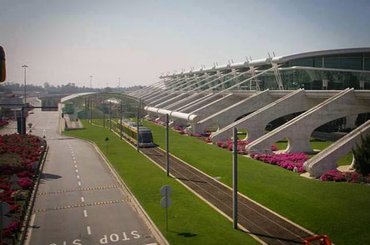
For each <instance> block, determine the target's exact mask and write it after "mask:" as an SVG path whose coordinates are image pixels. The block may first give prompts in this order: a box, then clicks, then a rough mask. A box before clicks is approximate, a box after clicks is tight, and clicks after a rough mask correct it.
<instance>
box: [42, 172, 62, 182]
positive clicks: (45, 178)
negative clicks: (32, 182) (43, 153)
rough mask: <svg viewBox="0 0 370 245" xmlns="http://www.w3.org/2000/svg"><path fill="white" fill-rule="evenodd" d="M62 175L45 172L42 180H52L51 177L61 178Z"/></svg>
mask: <svg viewBox="0 0 370 245" xmlns="http://www.w3.org/2000/svg"><path fill="white" fill-rule="evenodd" d="M60 178H62V176H60V175H56V174H48V173H43V174H41V178H40V179H41V180H44V181H45V180H51V179H60Z"/></svg>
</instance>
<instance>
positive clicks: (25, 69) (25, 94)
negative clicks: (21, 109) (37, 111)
mask: <svg viewBox="0 0 370 245" xmlns="http://www.w3.org/2000/svg"><path fill="white" fill-rule="evenodd" d="M22 67H23V68H24V104H26V103H27V89H26V86H27V68H28V66H27V65H23V66H22Z"/></svg>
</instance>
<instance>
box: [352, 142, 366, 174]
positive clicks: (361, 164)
mask: <svg viewBox="0 0 370 245" xmlns="http://www.w3.org/2000/svg"><path fill="white" fill-rule="evenodd" d="M352 152H353V156H354V158H355V163H354V167H355V169H356V171H357V172H358V173H360V174H362V175H364V176H367V175H368V174H370V135H367V136H365V137H362V136H361V144H360V145H357V147H356V148H355V149H352Z"/></svg>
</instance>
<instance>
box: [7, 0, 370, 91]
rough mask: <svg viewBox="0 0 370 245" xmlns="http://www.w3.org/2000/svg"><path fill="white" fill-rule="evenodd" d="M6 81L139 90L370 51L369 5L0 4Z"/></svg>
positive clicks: (363, 1) (333, 1) (298, 0)
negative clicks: (334, 52)
mask: <svg viewBox="0 0 370 245" xmlns="http://www.w3.org/2000/svg"><path fill="white" fill-rule="evenodd" d="M0 45H1V46H3V47H4V49H5V52H6V59H7V72H8V74H7V81H11V82H21V83H23V68H22V67H21V66H22V65H23V64H27V65H28V66H29V69H28V76H27V81H28V83H31V84H35V85H36V84H37V85H42V84H43V83H44V82H49V83H51V84H55V85H57V84H64V83H67V82H75V83H76V84H77V85H78V86H89V80H90V78H89V77H90V75H92V76H93V82H92V83H93V87H105V86H107V85H109V86H111V87H112V86H117V85H118V78H119V77H120V80H121V86H131V85H147V84H151V83H154V82H156V81H158V77H159V76H160V75H161V73H167V72H171V73H172V72H174V71H175V70H176V71H181V70H182V69H185V70H189V69H190V67H195V68H199V67H200V66H201V65H205V66H207V67H208V66H212V65H213V63H214V62H217V63H218V64H220V65H221V64H226V63H227V61H228V60H229V59H233V60H234V61H235V62H241V61H243V60H245V57H246V56H248V57H249V56H251V57H252V58H254V59H257V58H264V57H266V56H267V53H268V52H270V53H272V51H274V52H275V54H276V55H278V56H280V55H288V54H292V53H299V52H303V51H314V50H321V49H335V48H349V47H370V0H352V1H350V0H348V1H344V0H307V1H306V0H256V1H252V0H240V1H236V0H224V1H218V0H209V1H208V0H204V1H202V0H194V1H193V0H188V1H186V0H184V1H180V0H167V1H166V0H162V1H161V0H158V1H149V0H148V1H140V0H86V1H85V0H58V1H55V0H0Z"/></svg>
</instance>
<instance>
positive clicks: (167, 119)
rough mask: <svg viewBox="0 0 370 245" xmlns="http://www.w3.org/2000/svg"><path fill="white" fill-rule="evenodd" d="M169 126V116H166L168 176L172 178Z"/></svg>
mask: <svg viewBox="0 0 370 245" xmlns="http://www.w3.org/2000/svg"><path fill="white" fill-rule="evenodd" d="M168 124H169V116H168V114H166V173H167V176H170V153H169V145H170V144H169V138H170V137H169V130H168Z"/></svg>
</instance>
